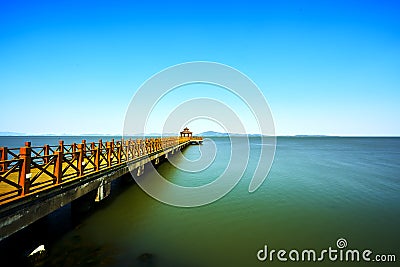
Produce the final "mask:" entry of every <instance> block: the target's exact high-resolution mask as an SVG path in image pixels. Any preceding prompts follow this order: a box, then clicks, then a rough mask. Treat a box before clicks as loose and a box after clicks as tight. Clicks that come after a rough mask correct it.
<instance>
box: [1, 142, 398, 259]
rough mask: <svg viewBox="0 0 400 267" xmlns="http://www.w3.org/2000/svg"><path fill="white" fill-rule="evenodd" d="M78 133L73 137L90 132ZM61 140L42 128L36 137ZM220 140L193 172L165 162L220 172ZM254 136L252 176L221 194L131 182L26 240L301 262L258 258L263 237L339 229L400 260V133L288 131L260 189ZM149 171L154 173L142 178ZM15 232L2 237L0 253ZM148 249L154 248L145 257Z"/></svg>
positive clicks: (188, 180) (283, 242)
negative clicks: (201, 201) (160, 191)
mask: <svg viewBox="0 0 400 267" xmlns="http://www.w3.org/2000/svg"><path fill="white" fill-rule="evenodd" d="M46 138H47V139H46ZM71 138H72V137H71ZM6 139H7V138H4V137H2V138H1V139H0V141H1V142H0V145H4V144H5V143H6V142H8V144H7V145H8V146H11V145H10V143H12V142H14V143H18V140H11V139H12V138H10V137H8V139H7V140H6ZM22 139H23V140H24V141H25V140H26V137H23V138H22ZM75 139H76V140H72V139H71V140H70V141H71V142H72V141H80V140H81V139H82V138H81V137H75ZM87 139H88V140H89V138H87ZM97 139H99V138H98V137H93V141H97ZM56 140H57V138H56V137H50V139H49V137H42V139H40V138H39V137H38V140H36V142H37V145H41V144H43V143H46V142H50V141H51V142H52V143H56ZM213 140H214V142H215V144H216V146H217V149H218V153H217V156H216V159H215V161H214V163H213V164H212V165H211V166H210V167H209V168H208V169H206V170H204V171H202V172H200V173H197V174H196V173H187V172H183V171H180V170H178V169H176V168H175V167H173V166H172V165H171V164H169V163H168V162H166V163H164V164H162V165H161V166H160V167H159V168H158V171H159V172H160V173H161V174H162V175H163V176H164V177H165V178H166V179H168V180H170V181H172V182H174V183H177V184H182V185H186V186H190V185H192V186H194V185H200V184H205V183H208V182H210V181H212V180H213V179H215V178H216V177H218V175H219V174H221V173H222V172H223V170H224V168H225V167H226V165H227V162H228V161H229V153H230V152H229V151H230V143H229V139H228V138H214V139H213ZM31 141H32V142H33V143H35V142H34V140H31ZM88 142H89V141H88ZM21 143H22V141H21ZM66 143H68V142H67V141H66ZM250 144H251V149H252V151H253V152H254V153H253V154H252V155H251V160H250V164H249V166H248V168H247V169H246V172H245V174H244V177H243V178H242V180H241V181H240V182H239V184H238V185H237V186H236V187H235V188H234V189H233V190H232V191H231V192H230V193H229V194H228V195H226V196H225V197H223V198H222V199H220V200H218V201H217V202H214V203H212V204H209V205H206V206H202V207H197V208H177V207H172V206H168V205H165V204H162V203H159V202H157V201H156V200H154V199H152V198H151V197H149V196H147V195H146V194H145V193H144V192H143V191H142V190H141V189H140V188H139V187H138V186H137V185H131V186H128V187H127V188H125V189H124V190H121V191H119V192H118V194H115V193H114V194H113V195H112V196H111V197H110V199H109V200H107V201H106V202H104V203H103V204H101V205H98V206H97V207H96V209H95V210H94V211H93V212H91V213H90V215H89V216H87V217H85V218H83V219H82V220H81V221H80V222H79V223H78V224H75V225H73V226H71V225H70V222H69V221H70V219H69V217H70V216H68V211H64V212H62V211H59V212H58V213H56V214H53V215H52V216H49V218H48V220H47V223H46V227H47V228H46V229H47V231H45V232H47V233H44V235H47V236H51V231H52V230H51V229H54V227H56V228H57V227H61V228H62V225H64V226H65V227H64V228H65V229H64V230H63V231H62V233H61V234H59V235H58V236H57V238H54V239H51V238H44V237H37V236H34V237H30V238H31V239H30V240H26V239H23V238H22V237H18V238H19V239H20V240H19V242H31V243H32V244H34V243H35V242H37V243H38V244H39V243H40V242H42V243H46V242H47V243H48V244H45V246H46V247H47V248H48V251H49V255H48V258H47V260H46V261H45V262H44V264H43V265H44V266H240V267H242V266H266V265H271V264H274V265H275V264H276V265H281V266H285V265H290V266H292V265H299V264H300V265H301V263H290V262H286V263H279V262H276V261H275V262H273V263H271V262H259V261H258V260H257V258H256V253H257V251H258V250H259V249H261V248H262V247H263V246H264V245H268V247H270V248H271V249H285V250H288V251H289V250H290V249H294V248H295V249H298V250H303V249H310V248H312V249H315V250H321V249H327V248H328V247H329V246H331V247H334V248H336V240H337V239H338V238H345V239H346V240H347V242H348V248H353V249H360V250H363V249H366V248H368V249H371V250H372V251H373V252H374V253H381V254H396V256H397V259H398V261H399V260H400V249H399V248H400V246H399V240H400V227H399V226H400V205H399V204H400V166H399V163H400V138H336V137H332V138H331V137H321V138H316V137H303V138H301V137H280V138H278V141H277V150H276V156H275V160H274V163H273V165H272V168H271V172H270V174H269V176H268V178H267V179H266V181H265V182H264V183H263V185H262V186H261V187H260V188H259V189H258V190H257V191H256V192H254V193H249V192H248V191H247V189H248V186H249V183H250V179H251V177H252V173H253V171H254V169H255V167H256V160H255V159H257V153H258V151H259V148H260V142H259V140H258V139H257V138H251V139H250ZM16 146H19V145H17V144H16ZM211 146H212V143H211V141H205V142H204V145H203V147H202V148H201V149H207V148H211ZM183 154H184V156H185V157H186V158H188V159H196V158H198V157H199V155H200V152H199V147H197V146H190V147H188V148H186V149H185V150H184V152H183ZM238 173H240V170H238ZM148 175H152V173H151V172H148V173H146V174H145V176H144V179H145V177H146V176H148ZM117 191H118V190H117ZM66 209H67V208H66ZM60 225H61V226H60ZM66 225H67V226H66ZM68 225H70V226H68ZM49 229H50V230H49ZM33 230H35V229H33ZM33 230H32V231H33ZM30 231H31V230H30ZM41 231H43V230H41ZM41 238H42V239H43V240H40V239H41ZM14 239H16V238H14ZM33 239H34V241H35V242H33V241H32V240H33ZM48 240H51V241H48ZM9 242H11V241H9ZM13 242H14V243H12V244H7V243H5V245H4V244H3V247H5V249H4V250H3V252H0V253H3V254H4V253H5V252H4V251H7V249H10V247H11V246H14V245H15V242H16V241H13ZM15 249H17V248H15ZM143 253H149V254H151V255H152V256H149V257H144V256H143V257H139V256H140V255H142V254H143ZM3 254H1V256H2V257H6V255H3ZM398 261H397V264H398ZM343 264H344V263H340V262H336V263H332V262H328V261H324V262H323V264H321V263H307V264H305V265H307V266H309V265H315V266H320V265H324V266H341V265H343ZM365 264H366V263H362V264H360V266H365ZM371 264H372V265H376V264H373V263H370V264H368V265H371ZM347 265H350V266H353V265H357V264H355V263H347ZM385 266H396V264H390V263H386V264H385Z"/></svg>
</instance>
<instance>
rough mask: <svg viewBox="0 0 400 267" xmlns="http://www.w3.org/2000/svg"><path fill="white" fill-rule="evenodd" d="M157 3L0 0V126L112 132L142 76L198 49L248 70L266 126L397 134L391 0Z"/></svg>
mask: <svg viewBox="0 0 400 267" xmlns="http://www.w3.org/2000/svg"><path fill="white" fill-rule="evenodd" d="M166 2H169V1H165V3H164V2H161V1H160V2H157V1H140V2H138V3H134V1H26V2H24V1H4V0H1V1H0V90H1V107H2V112H3V113H2V114H3V115H2V119H1V124H0V125H1V127H0V132H22V133H29V134H41V133H54V134H62V133H69V134H82V133H86V134H88V133H104V134H118V133H121V132H122V127H123V120H124V115H125V111H126V109H127V107H128V105H129V102H130V99H131V98H132V96H133V94H134V92H135V91H136V90H137V88H138V87H139V86H140V85H141V84H142V83H143V82H144V81H145V80H146V79H148V78H149V77H150V76H151V75H154V74H155V73H157V72H158V71H160V70H162V69H164V68H166V67H169V66H172V65H175V64H179V63H183V62H188V61H199V60H200V61H214V62H220V63H223V64H227V65H230V66H232V67H234V68H236V69H238V70H240V71H242V72H243V73H244V74H246V75H247V76H249V77H250V78H251V79H252V80H253V81H254V82H255V83H256V84H257V85H258V86H259V87H260V89H261V90H262V91H263V93H264V95H265V97H266V98H267V100H268V102H269V105H270V107H271V109H272V113H273V115H274V119H275V126H276V132H277V134H278V135H293V134H326V135H390V136H394V135H395V136H398V135H400V123H399V117H400V105H399V103H400V75H399V74H400V16H399V14H400V13H399V12H400V2H399V1H337V0H335V1H263V2H265V3H258V2H255V1H254V2H253V1H242V2H234V1H218V3H216V2H217V1H181V2H175V3H166ZM259 2H261V1H259ZM206 91H207V90H205V92H206ZM216 95H218V93H216ZM221 96H222V97H223V95H222V94H221V95H220V97H221ZM154 130H156V129H154ZM196 130H198V131H202V130H206V129H203V128H202V127H201V126H199V128H198V129H196ZM209 130H218V129H209Z"/></svg>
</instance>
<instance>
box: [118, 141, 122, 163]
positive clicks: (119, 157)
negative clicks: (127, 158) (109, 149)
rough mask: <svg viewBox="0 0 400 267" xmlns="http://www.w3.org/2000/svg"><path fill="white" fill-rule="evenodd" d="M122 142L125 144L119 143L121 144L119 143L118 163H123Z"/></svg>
mask: <svg viewBox="0 0 400 267" xmlns="http://www.w3.org/2000/svg"><path fill="white" fill-rule="evenodd" d="M122 144H123V143H119V144H118V145H117V158H118V163H121V162H122V158H121V156H122Z"/></svg>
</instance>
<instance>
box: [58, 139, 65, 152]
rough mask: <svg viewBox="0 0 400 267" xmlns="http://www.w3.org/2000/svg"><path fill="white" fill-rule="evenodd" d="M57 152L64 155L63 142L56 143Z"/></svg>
mask: <svg viewBox="0 0 400 267" xmlns="http://www.w3.org/2000/svg"><path fill="white" fill-rule="evenodd" d="M58 150H59V151H61V152H63V153H64V141H63V140H60V141H58Z"/></svg>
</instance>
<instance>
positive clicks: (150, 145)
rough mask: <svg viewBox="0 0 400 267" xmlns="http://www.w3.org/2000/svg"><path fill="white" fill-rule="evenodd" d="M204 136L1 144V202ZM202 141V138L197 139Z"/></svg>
mask: <svg viewBox="0 0 400 267" xmlns="http://www.w3.org/2000/svg"><path fill="white" fill-rule="evenodd" d="M195 138H201V137H190V138H189V137H164V138H148V139H144V140H143V139H136V140H132V139H129V140H123V139H122V140H119V141H114V139H112V140H111V141H110V142H105V143H103V141H102V140H101V139H100V140H99V141H98V142H92V143H90V144H87V143H86V141H85V140H82V143H80V144H76V143H73V144H70V145H65V144H64V141H59V144H58V146H50V145H44V146H42V147H32V146H31V143H30V142H25V146H23V147H21V148H7V147H0V205H1V204H2V203H5V202H8V201H11V200H12V199H15V198H19V197H23V196H26V195H28V194H31V193H34V192H35V191H38V190H41V189H44V188H48V187H54V186H58V185H60V184H62V183H66V182H69V181H72V180H75V179H79V178H82V177H83V176H86V175H89V174H92V173H95V172H99V171H103V170H106V169H108V168H111V167H114V166H117V165H119V164H124V163H127V162H130V161H133V160H137V159H139V158H141V157H145V156H147V155H150V154H152V153H156V152H160V151H161V150H164V149H167V148H171V147H174V146H177V145H179V144H182V143H185V142H187V141H189V140H193V139H195ZM196 140H199V139H196Z"/></svg>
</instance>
